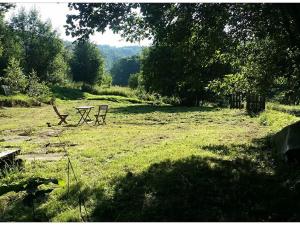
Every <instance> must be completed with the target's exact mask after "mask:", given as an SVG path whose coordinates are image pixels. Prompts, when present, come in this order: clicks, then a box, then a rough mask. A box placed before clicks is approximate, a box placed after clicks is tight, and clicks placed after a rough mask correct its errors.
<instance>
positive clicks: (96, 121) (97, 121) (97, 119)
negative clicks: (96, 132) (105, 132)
mask: <svg viewBox="0 0 300 225" xmlns="http://www.w3.org/2000/svg"><path fill="white" fill-rule="evenodd" d="M97 123H98V125H99V117H98V116H96V119H95V126H96V125H97Z"/></svg>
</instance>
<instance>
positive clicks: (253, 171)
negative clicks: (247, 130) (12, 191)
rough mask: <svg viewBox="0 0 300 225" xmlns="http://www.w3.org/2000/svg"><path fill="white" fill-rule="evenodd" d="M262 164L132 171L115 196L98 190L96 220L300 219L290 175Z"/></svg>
mask: <svg viewBox="0 0 300 225" xmlns="http://www.w3.org/2000/svg"><path fill="white" fill-rule="evenodd" d="M216 148H217V147H216ZM239 148H248V146H242V145H239ZM256 150H257V152H258V149H256ZM229 151H230V150H229ZM247 151H249V152H251V151H253V149H246V152H247ZM263 158H264V157H261V159H263ZM264 160H267V159H265V158H264ZM259 161H260V159H257V161H255V160H253V159H246V158H238V157H237V158H236V159H234V160H222V159H218V158H202V157H195V156H194V157H189V158H186V159H182V160H178V161H164V162H161V163H157V164H153V165H151V166H150V167H149V169H148V170H146V171H144V172H142V173H140V174H133V173H131V172H129V173H128V174H127V175H126V176H125V177H123V178H120V179H119V180H117V182H116V185H115V187H114V192H113V195H112V196H111V197H107V196H106V197H105V196H104V195H103V194H102V193H101V191H98V197H97V198H96V201H97V206H96V208H95V210H94V211H93V213H92V220H93V221H131V222H134V221H147V222H150V221H161V222H164V221H190V222H191V221H231V222H232V221H299V220H300V215H299V210H300V202H299V197H300V193H299V192H297V190H296V189H293V188H291V187H292V184H291V183H288V182H286V181H287V180H288V176H289V174H288V173H286V174H283V173H280V171H276V170H275V171H276V172H275V173H273V174H272V173H269V172H268V170H267V169H265V168H263V166H264V165H263V163H261V162H259Z"/></svg>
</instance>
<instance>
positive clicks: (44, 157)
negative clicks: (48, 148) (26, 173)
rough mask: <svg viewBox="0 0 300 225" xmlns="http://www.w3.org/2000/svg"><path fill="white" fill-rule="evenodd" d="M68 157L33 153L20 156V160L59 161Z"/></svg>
mask: <svg viewBox="0 0 300 225" xmlns="http://www.w3.org/2000/svg"><path fill="white" fill-rule="evenodd" d="M65 156H66V153H48V154H44V153H32V154H24V155H19V156H18V158H19V159H22V160H28V161H33V160H42V161H58V160H61V159H63V158H64V157H65Z"/></svg>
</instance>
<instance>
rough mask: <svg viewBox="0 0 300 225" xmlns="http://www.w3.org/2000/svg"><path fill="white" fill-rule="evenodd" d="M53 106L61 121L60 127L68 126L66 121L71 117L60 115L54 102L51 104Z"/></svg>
mask: <svg viewBox="0 0 300 225" xmlns="http://www.w3.org/2000/svg"><path fill="white" fill-rule="evenodd" d="M51 105H52V107H53V109H54V112H55V113H56V115H57V116H58V118H59V119H60V121H59V123H58V125H61V124H62V123H65V124H68V123H67V121H66V119H67V117H68V116H69V115H68V114H60V113H59V111H58V109H57V107H56V105H55V104H54V102H51Z"/></svg>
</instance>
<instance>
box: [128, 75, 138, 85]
mask: <svg viewBox="0 0 300 225" xmlns="http://www.w3.org/2000/svg"><path fill="white" fill-rule="evenodd" d="M139 77H140V73H134V74H130V76H129V79H128V85H129V87H130V88H132V89H136V88H137V87H138V86H139Z"/></svg>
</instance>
